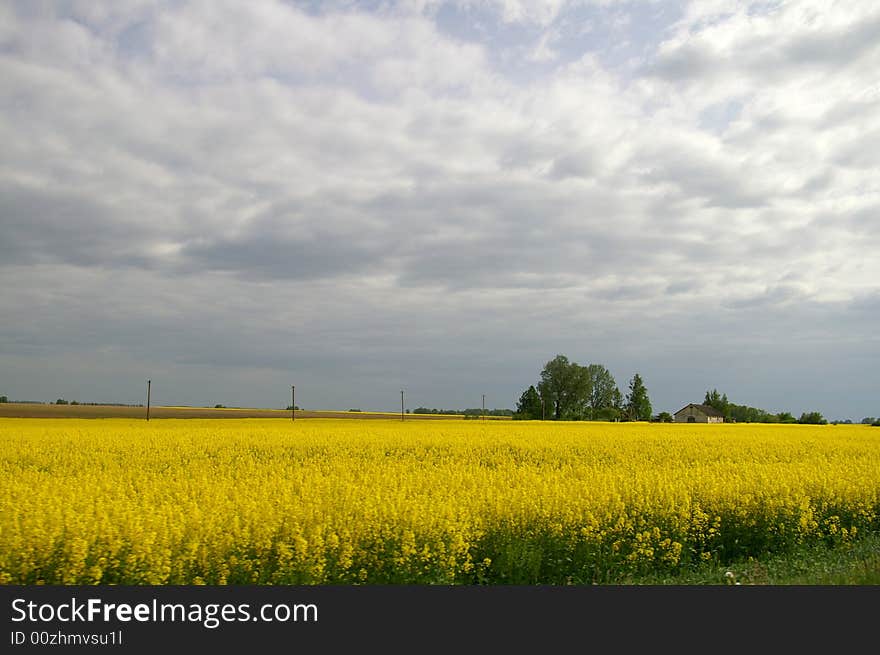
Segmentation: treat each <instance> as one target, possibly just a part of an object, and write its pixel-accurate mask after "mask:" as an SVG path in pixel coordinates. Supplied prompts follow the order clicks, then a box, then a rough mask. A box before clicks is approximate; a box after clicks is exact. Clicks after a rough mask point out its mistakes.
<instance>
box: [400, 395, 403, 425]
mask: <svg viewBox="0 0 880 655" xmlns="http://www.w3.org/2000/svg"><path fill="white" fill-rule="evenodd" d="M400 420H401V421H402V420H403V389H401V390H400Z"/></svg>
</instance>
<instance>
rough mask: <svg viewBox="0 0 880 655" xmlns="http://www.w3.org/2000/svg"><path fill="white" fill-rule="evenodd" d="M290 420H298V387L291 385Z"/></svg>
mask: <svg viewBox="0 0 880 655" xmlns="http://www.w3.org/2000/svg"><path fill="white" fill-rule="evenodd" d="M290 420H291V421H295V420H296V387H295V386H294V385H292V384H291V385H290Z"/></svg>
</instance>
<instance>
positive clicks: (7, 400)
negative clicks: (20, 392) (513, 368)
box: [0, 396, 9, 403]
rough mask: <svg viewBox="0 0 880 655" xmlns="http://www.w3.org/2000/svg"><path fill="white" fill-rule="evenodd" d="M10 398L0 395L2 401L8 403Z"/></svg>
mask: <svg viewBox="0 0 880 655" xmlns="http://www.w3.org/2000/svg"><path fill="white" fill-rule="evenodd" d="M8 402H9V399H8V398H7V397H6V396H0V403H8Z"/></svg>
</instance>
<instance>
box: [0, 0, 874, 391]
mask: <svg viewBox="0 0 880 655" xmlns="http://www.w3.org/2000/svg"><path fill="white" fill-rule="evenodd" d="M467 4H468V3H464V4H462V3H459V5H460V6H466V5H467ZM563 4H564V3H558V2H547V3H531V4H529V3H519V2H505V3H497V4H496V5H494V6H495V10H496V11H497V13H498V16H499V19H500V20H502V21H505V20H506V21H509V22H511V23H530V24H531V25H532V26H537V27H538V28H540V29H541V30H543V31H542V32H541V34H542V35H543V36H541V37H539V39H540V40H539V41H537V42H536V41H535V40H534V34H535V32H533V31H532V32H529V34H530V36H529V39H531V40H528V41H525V42H523V43H521V44H517V46H518V47H521V48H522V49H523V52H528V51H529V49H530V48H531V49H532V52H533V55H535V56H537V58H538V59H539V60H540V63H541V64H542V65H544V66H546V67H547V69H546V70H547V74H546V75H545V76H543V77H539V78H533V79H530V80H529V81H527V82H523V81H522V80H517V79H514V78H507V77H505V76H504V75H503V74H502V73H501V72H500V71H499V70H497V69H496V68H494V66H493V63H492V62H493V58H492V56H491V55H492V53H491V52H489V51H488V50H487V48H488V47H489V46H488V45H485V44H484V45H475V44H473V43H468V42H466V41H465V40H463V39H458V38H456V37H455V36H454V35H451V34H450V33H449V30H448V29H447V30H446V31H443V30H441V29H439V28H438V26H437V24H436V23H435V16H436V12H437V10H438V8H437V6H436V4H434V3H427V4H425V5H424V6H420V7H416V8H415V9H412V8H410V9H409V10H408V9H386V10H383V11H381V12H378V13H371V12H368V11H366V10H364V9H362V8H358V7H356V6H351V7H349V6H348V3H343V5H340V6H338V7H337V9H330V10H325V11H318V12H311V13H310V12H307V11H305V10H301V9H298V8H296V7H295V6H292V5H289V4H282V3H277V2H268V1H261V2H255V3H247V4H241V3H220V2H190V3H184V4H182V5H178V4H176V3H175V4H168V3H148V2H144V3H135V4H132V5H127V6H125V7H124V8H119V7H117V6H116V5H115V4H114V5H112V8H111V6H108V7H101V6H97V7H96V6H94V5H92V4H91V3H84V4H82V5H77V6H75V7H74V8H73V10H72V11H73V14H70V15H68V14H67V13H65V12H62V11H61V9H62V8H63V7H62V6H61V5H52V4H50V5H47V7H48V8H49V9H51V10H50V11H45V12H40V11H39V7H37V6H36V5H33V6H30V7H26V8H25V9H23V10H21V11H20V12H19V13H18V14H16V13H14V11H13V10H10V9H9V8H5V9H0V11H5V12H6V14H5V15H4V16H3V17H2V20H0V25H5V26H7V28H8V29H6V31H3V32H0V39H2V43H3V48H2V50H0V52H2V54H0V74H2V75H3V79H4V86H3V90H2V94H0V103H2V104H0V108H2V120H0V138H2V140H3V143H4V150H3V153H2V154H0V189H2V191H3V193H2V194H0V198H2V199H0V229H3V230H4V234H6V235H7V238H6V239H5V240H4V242H3V244H2V250H0V252H2V254H3V259H2V264H0V266H4V267H5V268H6V270H7V271H8V273H9V274H10V275H12V274H14V275H15V278H16V279H17V280H19V282H18V283H17V285H16V286H15V288H14V289H10V288H6V289H4V290H0V302H3V303H5V305H4V306H13V307H17V308H19V314H18V315H17V317H16V319H15V320H14V321H11V322H9V323H7V324H6V326H5V327H4V328H3V330H0V339H5V343H6V344H21V343H26V344H27V347H28V348H32V349H34V352H37V351H40V349H43V351H50V350H53V349H59V348H60V349H67V350H76V349H77V348H81V347H82V348H100V347H117V348H120V349H123V350H130V351H131V352H137V353H140V351H136V349H135V345H134V344H135V343H136V342H137V341H138V339H139V338H140V336H142V333H141V332H140V331H139V330H138V329H137V328H136V326H137V325H138V323H140V322H147V323H148V324H149V322H150V320H153V323H152V325H153V327H154V328H155V329H157V330H159V331H160V332H161V333H162V334H165V335H166V341H165V344H166V345H167V348H166V349H165V351H166V352H167V355H166V357H167V358H168V359H169V361H175V358H179V359H180V360H181V361H183V360H186V361H195V360H198V362H200V364H199V365H207V364H209V363H210V362H211V359H212V357H216V358H217V361H218V362H219V361H222V362H226V363H228V364H229V365H230V366H231V365H233V364H234V363H235V362H244V361H253V362H261V363H260V366H265V367H268V368H271V367H272V366H274V364H273V359H272V358H273V354H272V349H271V348H269V347H268V346H266V345H265V344H269V343H274V342H275V340H280V339H283V336H284V333H285V331H286V330H290V331H292V332H294V333H295V334H296V339H295V341H296V342H297V343H298V344H299V346H297V347H291V348H290V349H289V350H287V351H285V353H286V355H285V357H287V358H288V359H286V360H283V362H282V363H281V366H287V365H288V362H289V361H295V360H297V359H298V358H303V357H306V358H308V357H312V358H318V355H316V353H320V355H321V356H323V357H325V358H327V359H328V360H333V361H343V360H344V361H346V362H348V365H351V366H355V367H362V370H363V371H364V375H367V372H368V371H376V370H377V369H378V368H380V367H381V365H380V363H379V361H381V358H382V356H383V354H385V355H387V356H388V357H390V358H392V359H394V358H400V359H401V360H403V359H405V358H406V357H407V356H409V355H407V353H409V354H410V355H411V354H412V353H414V352H423V353H424V351H425V349H427V350H428V351H430V352H432V353H439V355H437V357H438V359H442V357H443V354H444V353H448V352H450V351H455V352H459V353H462V354H467V355H468V356H470V357H476V356H479V353H482V352H484V350H483V349H484V348H487V347H493V346H497V347H500V348H502V350H503V351H504V352H519V351H517V348H520V349H522V352H523V353H524V354H523V356H524V357H530V358H535V357H537V358H539V359H540V358H541V357H543V356H544V354H548V355H549V356H552V355H553V354H555V353H552V352H551V353H545V352H544V351H543V348H544V347H545V346H544V345H540V346H538V345H534V344H533V336H531V335H534V334H546V335H548V337H547V339H548V344H547V345H546V347H551V348H552V347H557V346H558V347H559V348H560V349H561V350H565V349H567V348H569V347H571V348H576V347H584V348H587V347H591V346H588V345H581V339H583V338H586V337H585V336H584V335H604V336H602V337H601V338H599V337H596V338H595V339H596V340H595V341H594V342H592V343H593V346H594V347H596V348H600V347H601V348H602V349H604V350H603V352H605V351H607V352H611V353H613V352H615V351H617V352H618V353H619V355H618V356H619V357H620V361H629V360H627V356H628V355H627V354H626V353H632V352H635V350H633V349H634V348H636V347H635V345H634V343H635V342H637V341H638V342H642V343H652V344H654V345H656V346H657V348H664V347H669V348H671V347H673V345H674V343H675V342H677V341H678V340H681V339H685V340H686V339H688V338H694V339H695V340H697V341H699V340H700V339H697V332H698V331H699V330H700V329H702V328H701V325H702V327H705V328H706V329H709V328H708V327H706V325H708V324H701V323H700V322H699V321H697V322H693V323H689V321H692V320H694V321H695V320H696V319H693V310H694V307H699V308H700V311H703V312H717V313H718V316H719V318H718V323H717V324H714V323H713V324H712V330H717V335H718V340H721V341H723V340H724V339H730V340H731V343H733V342H734V341H736V342H737V343H739V340H740V339H742V338H743V332H742V323H740V322H739V321H740V319H738V318H736V316H735V315H736V314H737V313H739V315H743V313H752V314H751V315H752V316H754V315H756V313H757V312H763V313H764V315H765V316H766V317H767V319H766V320H768V321H769V322H770V325H771V326H772V327H771V328H768V331H769V333H772V334H774V335H781V334H785V330H784V329H783V327H782V326H785V328H786V329H789V330H794V331H795V332H796V331H797V329H798V326H797V324H794V325H792V323H791V319H790V316H791V314H792V312H795V313H797V312H807V313H809V312H812V314H810V315H811V316H813V317H816V316H821V310H822V308H823V307H826V308H828V311H829V312H830V311H832V310H833V311H834V312H841V311H843V312H846V311H847V309H846V308H847V307H848V303H855V302H857V301H858V299H861V298H865V297H872V296H871V294H872V293H873V292H875V291H876V283H875V280H877V279H880V268H878V266H880V265H878V263H877V261H876V259H870V258H868V257H867V256H866V252H868V250H867V248H869V247H871V246H873V247H874V249H876V245H877V238H878V237H877V232H876V230H873V229H872V226H873V221H874V220H875V218H876V210H877V208H878V207H880V183H878V181H877V180H876V175H875V174H874V172H875V171H876V168H877V166H878V164H880V160H878V154H877V153H880V118H878V117H880V112H878V111H877V109H878V103H880V92H878V88H880V86H878V81H877V77H876V62H877V59H878V50H877V46H876V41H875V40H873V39H872V37H873V35H874V31H872V30H874V29H875V25H880V23H878V22H877V17H878V15H880V14H878V12H877V11H876V10H875V9H874V6H873V4H870V3H863V4H858V5H852V6H851V7H850V8H848V9H842V8H841V6H838V5H835V4H828V5H824V4H821V3H814V2H804V3H784V4H780V5H778V6H777V5H767V4H766V3H761V4H754V5H749V6H742V5H740V4H739V3H720V2H719V3H712V4H707V3H695V4H693V5H691V6H690V9H689V10H688V11H686V12H685V13H684V15H683V17H682V19H681V21H680V22H679V23H678V24H677V25H675V26H673V29H672V32H671V36H670V38H669V39H668V40H667V41H666V42H664V43H663V44H662V45H661V46H660V48H659V51H658V52H656V53H654V56H653V58H651V59H649V60H648V61H646V62H644V65H643V66H642V68H641V73H640V75H639V76H637V77H635V78H624V77H621V76H620V75H618V74H617V73H615V72H613V71H612V70H609V69H608V68H606V67H605V66H603V65H602V63H601V59H600V58H599V57H597V56H595V55H588V56H584V57H582V58H580V59H577V60H575V61H573V62H567V61H563V60H562V59H561V58H559V59H557V58H556V57H555V55H554V51H553V50H552V48H553V47H554V36H553V35H554V31H553V29H554V28H553V27H552V25H553V23H554V21H555V20H557V19H558V18H559V16H560V15H561V14H562V13H563V12H564V11H565V10H566V7H565V6H563ZM339 7H341V8H339ZM627 8H628V9H629V10H630V11H632V13H631V15H629V14H624V15H623V16H624V18H625V17H626V16H628V15H629V16H630V18H629V22H630V23H631V24H637V23H638V21H639V20H640V15H639V13H638V7H637V6H635V5H634V6H631V7H630V6H627V5H625V4H624V5H622V6H621V8H618V9H616V11H618V10H619V11H622V12H623V11H624V10H626V9H627ZM73 19H75V20H73ZM834 43H843V44H844V45H843V46H841V47H842V48H843V54H841V52H840V48H835V47H832V44H834ZM59 275H60V276H62V277H63V280H64V283H62V284H57V283H53V282H52V280H53V279H57V276H59ZM53 284H54V286H53ZM80 288H88V289H91V291H92V293H93V294H98V295H99V296H100V297H102V298H105V299H106V300H105V302H104V303H103V304H102V307H101V309H99V310H98V311H97V312H85V311H83V309H82V305H81V302H82V299H81V297H80V296H79V295H78V291H77V289H80ZM144 298H146V299H147V302H146V303H145V304H144V305H143V306H141V305H139V304H138V301H136V300H134V299H144ZM129 299H132V300H129ZM806 306H808V307H809V311H808V310H804V309H802V308H803V307H806ZM474 307H480V308H481V309H482V311H481V313H480V314H479V316H475V314H474ZM645 316H653V317H657V321H656V322H652V321H646V320H644V317H645ZM860 316H861V314H860ZM113 317H116V318H115V319H114V318H113ZM150 317H153V318H152V319H151V318H150ZM241 317H246V319H242V318H241ZM701 320H702V319H701ZM706 320H707V321H708V320H709V319H706ZM93 321H99V322H100V323H101V324H102V325H104V326H108V327H107V328H106V329H95V328H93V327H92V326H91V325H90V324H91V323H92V322H93ZM725 321H727V324H729V325H730V326H732V327H728V328H725V325H726V323H725ZM34 323H39V324H40V326H41V327H40V329H38V330H32V331H31V332H28V327H27V326H28V325H30V324H34ZM206 324H208V325H212V326H214V327H212V332H211V336H210V338H207V339H205V340H204V342H202V341H200V339H201V337H202V336H204V335H201V336H198V338H197V336H196V331H195V330H194V329H193V328H192V327H191V326H193V325H206ZM623 324H626V326H627V327H626V329H623V328H621V327H620V326H621V325H623ZM817 324H821V325H822V326H823V327H827V326H828V325H829V323H826V322H822V321H819V323H817ZM863 324H864V321H862V320H861V319H859V320H858V321H854V322H853V323H852V325H851V326H849V327H841V326H838V327H836V328H834V329H838V330H841V333H846V334H849V335H850V336H852V335H854V334H855V335H859V334H861V329H862V328H861V326H862V325H863ZM689 325H690V327H688V326H689ZM60 326H64V329H63V330H62V329H61V328H60ZM671 326H675V327H676V328H677V329H680V330H684V332H676V331H673V330H671ZM404 329H405V330H406V331H407V333H408V334H410V335H411V336H412V338H408V339H403V340H400V339H396V338H391V337H390V336H389V335H390V334H391V333H394V332H396V331H398V330H404ZM828 329H832V328H828ZM525 332H527V333H528V335H526V334H525ZM90 335H91V336H90ZM236 335H239V337H238V338H237V337H236ZM615 335H617V338H618V340H617V341H615ZM701 338H702V337H701ZM805 339H807V340H808V341H809V339H814V340H816V339H818V337H817V336H816V334H815V333H814V332H811V333H810V335H808V336H805ZM243 342H246V345H242V343H243ZM200 343H203V346H204V347H202V348H200V347H199V344H200ZM823 343H824V342H823ZM100 344H104V346H101V345H100ZM175 344H178V345H175ZM550 344H552V345H550ZM566 344H571V345H570V346H567V345H566ZM132 349H134V350H132ZM649 350H650V349H649ZM334 351H335V352H336V353H337V355H336V359H334V356H333V352H334ZM364 352H368V353H370V354H369V355H363V353H364ZM640 352H641V351H640ZM218 353H223V354H222V355H220V354H218ZM309 353H311V355H308V354H309ZM358 353H361V355H359V354H358ZM138 356H140V355H138ZM589 356H590V355H585V356H580V355H578V356H576V357H575V359H578V360H581V359H584V357H589ZM358 357H362V358H363V359H358ZM340 358H341V359H340ZM548 358H549V357H548ZM395 361H397V360H395ZM540 363H541V362H537V361H536V362H535V363H534V366H536V367H537V366H539V365H540ZM313 365H314V366H315V367H316V370H317V367H319V364H318V363H317V359H315V361H314V362H313ZM324 375H325V376H326V377H327V379H328V380H329V379H330V377H331V376H330V373H327V372H325V373H324ZM527 382H528V381H527ZM720 383H721V382H720V381H718V382H717V383H713V385H715V386H717V384H720ZM517 384H518V383H517ZM328 385H329V382H328ZM514 386H516V385H514ZM511 402H512V401H511ZM359 404H360V403H357V402H356V401H352V405H353V406H357V405H359ZM432 404H436V405H439V404H447V405H451V403H448V402H447V403H441V402H440V400H437V401H436V402H433V403H432Z"/></svg>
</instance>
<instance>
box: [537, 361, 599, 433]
mask: <svg viewBox="0 0 880 655" xmlns="http://www.w3.org/2000/svg"><path fill="white" fill-rule="evenodd" d="M538 393H539V394H540V396H541V397H542V398H544V400H545V403H546V404H548V405H549V408H548V409H550V410H552V413H553V418H554V419H556V420H557V421H559V420H563V419H565V420H577V419H579V418H583V415H584V411H585V409H586V406H587V402H588V400H589V397H590V377H589V375H588V374H587V369H586V368H585V367H583V366H579V365H578V364H576V363H574V362H570V361H569V360H568V357H566V356H565V355H557V356H556V357H554V358H553V359H551V360H550V361H549V362H547V363H546V364H545V365H544V370H542V371H541V381H540V382H539V383H538Z"/></svg>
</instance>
